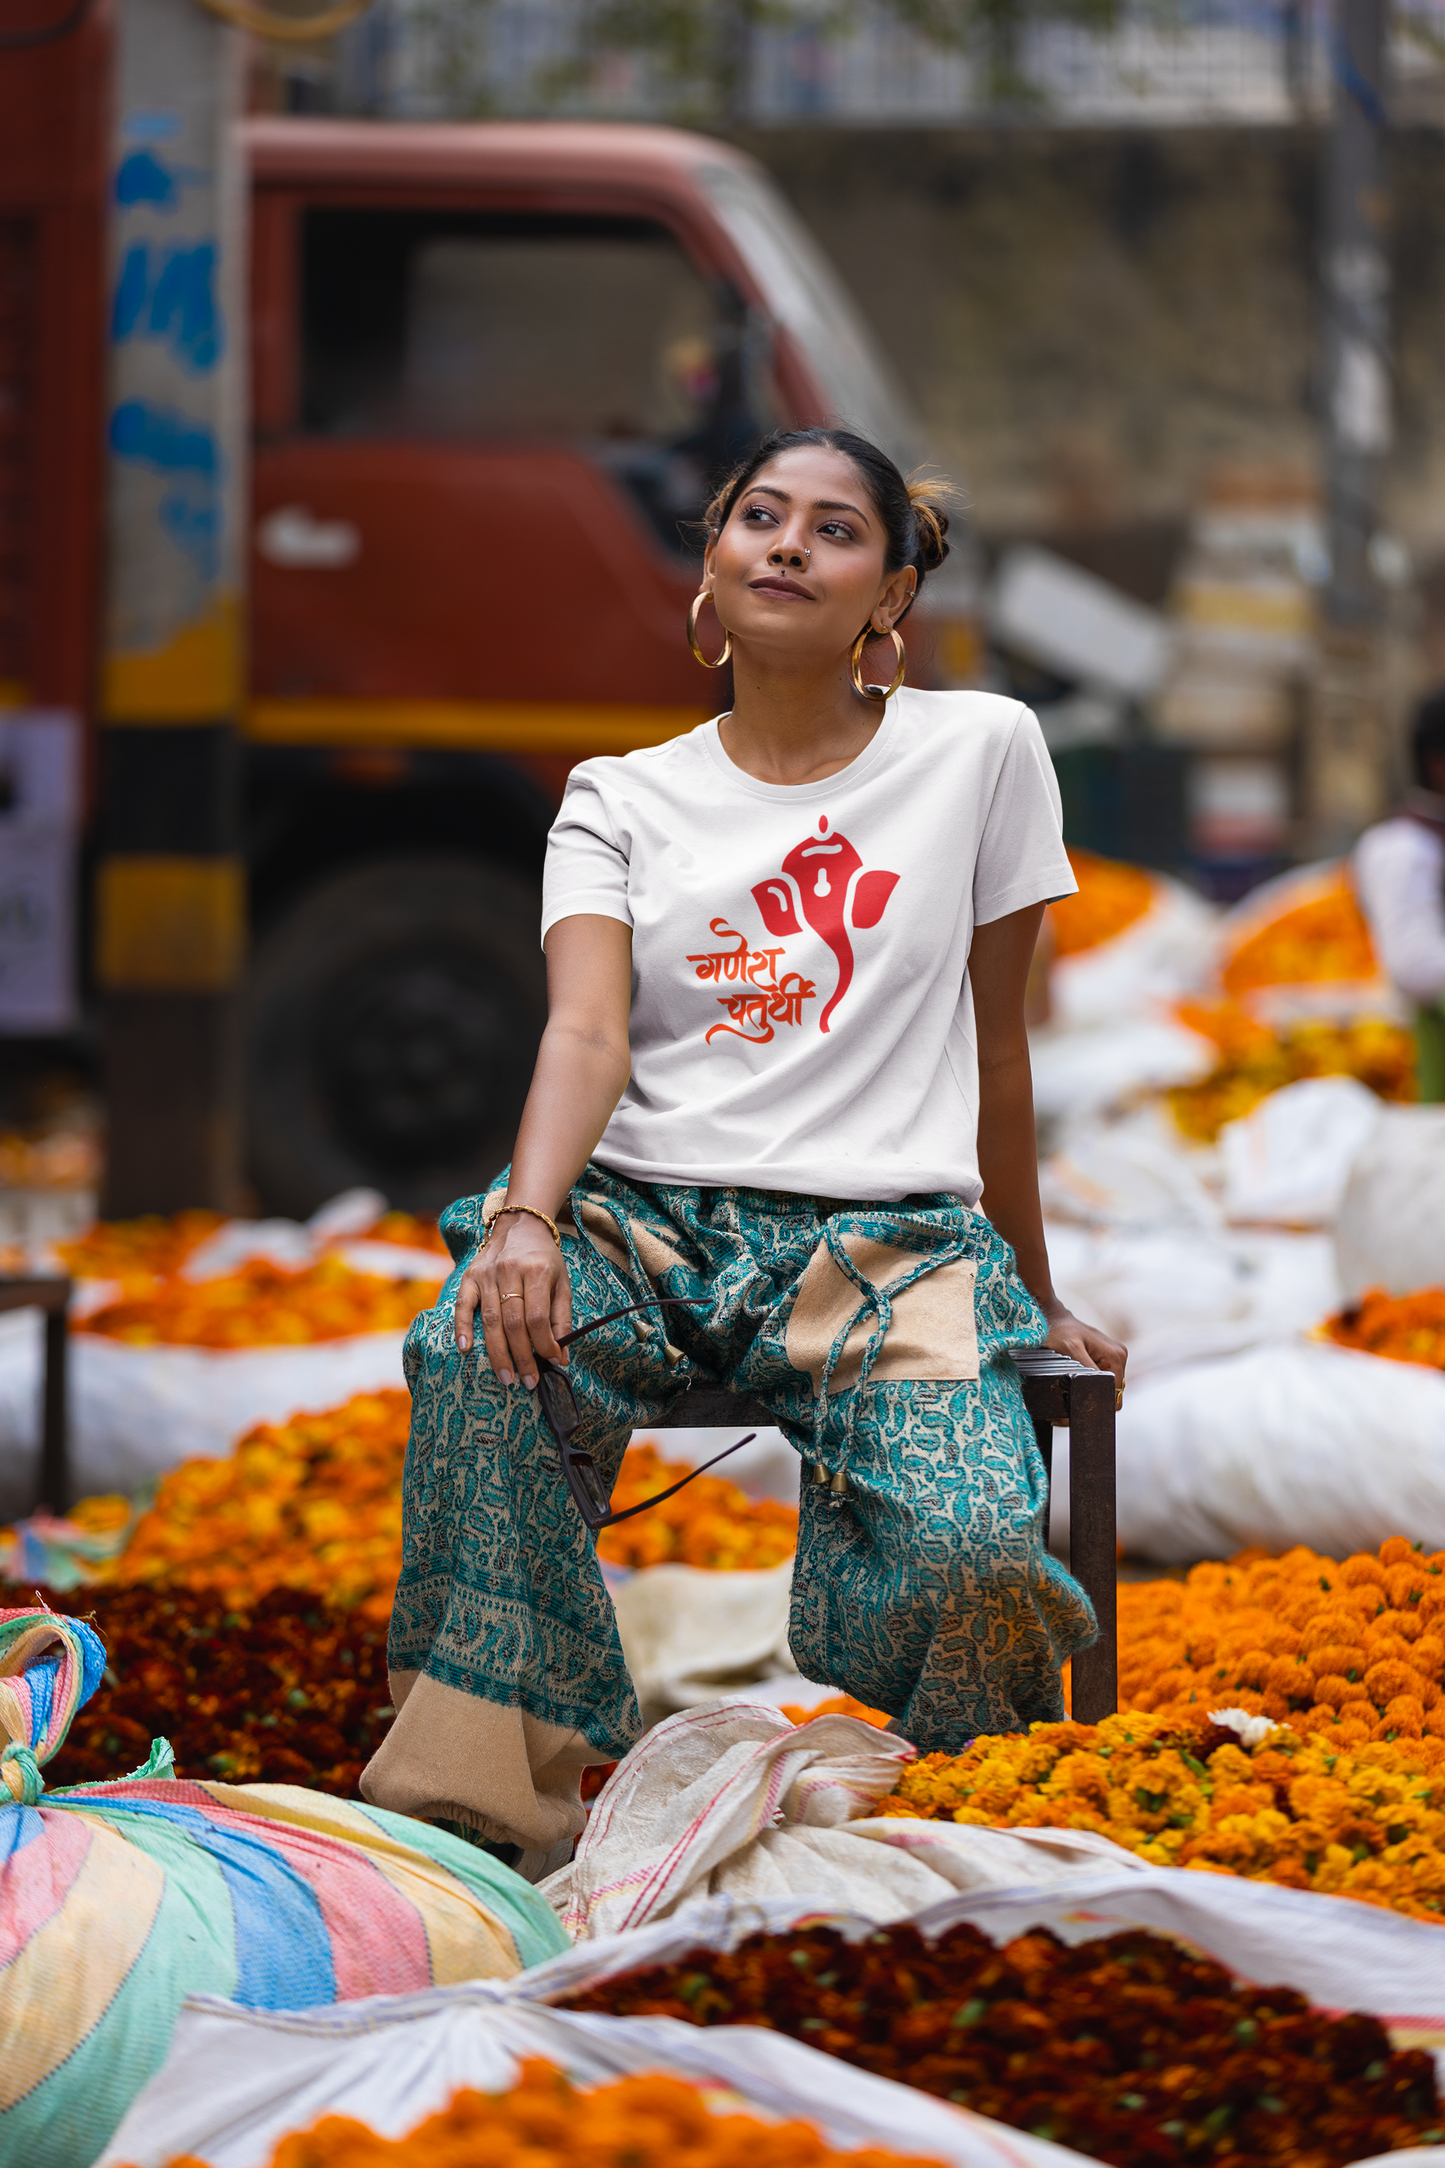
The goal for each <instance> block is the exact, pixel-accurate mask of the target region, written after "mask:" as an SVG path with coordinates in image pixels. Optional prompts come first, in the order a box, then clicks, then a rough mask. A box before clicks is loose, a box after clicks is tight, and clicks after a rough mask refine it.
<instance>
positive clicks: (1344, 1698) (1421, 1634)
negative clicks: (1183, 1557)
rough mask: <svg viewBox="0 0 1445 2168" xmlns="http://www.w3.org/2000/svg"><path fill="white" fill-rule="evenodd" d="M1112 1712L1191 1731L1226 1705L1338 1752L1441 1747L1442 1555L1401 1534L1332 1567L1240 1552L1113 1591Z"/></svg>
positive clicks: (1304, 1556) (1308, 1559)
mask: <svg viewBox="0 0 1445 2168" xmlns="http://www.w3.org/2000/svg"><path fill="white" fill-rule="evenodd" d="M1119 1641H1120V1648H1119V1700H1120V1704H1121V1706H1122V1707H1124V1708H1126V1709H1140V1710H1146V1711H1152V1712H1153V1713H1154V1714H1155V1715H1158V1716H1162V1717H1167V1718H1170V1719H1172V1720H1176V1721H1177V1720H1182V1721H1185V1722H1193V1721H1195V1720H1197V1719H1198V1718H1199V1717H1200V1716H1201V1715H1202V1714H1203V1713H1204V1712H1205V1711H1207V1710H1209V1709H1217V1708H1220V1707H1221V1706H1223V1705H1225V1704H1228V1705H1229V1706H1231V1707H1240V1708H1243V1709H1245V1710H1246V1711H1247V1712H1248V1713H1249V1714H1250V1715H1254V1716H1264V1717H1268V1718H1269V1719H1270V1721H1271V1722H1273V1723H1288V1724H1289V1725H1290V1726H1291V1727H1292V1728H1293V1729H1294V1730H1295V1731H1297V1732H1301V1733H1307V1734H1310V1733H1315V1732H1318V1733H1319V1734H1320V1735H1321V1736H1322V1737H1324V1738H1325V1739H1327V1740H1329V1741H1331V1742H1334V1743H1337V1744H1338V1743H1349V1744H1351V1745H1355V1746H1358V1745H1362V1744H1363V1743H1364V1742H1365V1741H1367V1740H1371V1739H1374V1740H1383V1741H1386V1742H1388V1741H1389V1740H1390V1739H1392V1738H1395V1739H1412V1738H1413V1739H1418V1738H1420V1737H1422V1735H1423V1736H1430V1737H1433V1738H1436V1739H1445V1699H1442V1693H1441V1689H1442V1685H1445V1551H1437V1552H1435V1553H1434V1555H1433V1556H1431V1557H1426V1556H1425V1555H1424V1553H1423V1552H1420V1551H1417V1550H1415V1549H1414V1548H1412V1546H1411V1545H1410V1544H1408V1543H1407V1542H1406V1541H1405V1539H1404V1537H1403V1536H1392V1537H1391V1538H1390V1540H1389V1541H1388V1542H1387V1543H1382V1544H1381V1546H1380V1549H1379V1551H1378V1553H1377V1554H1375V1555H1371V1554H1370V1553H1369V1552H1360V1553H1357V1554H1356V1555H1355V1556H1354V1557H1351V1558H1346V1559H1345V1560H1343V1561H1342V1562H1341V1563H1338V1564H1337V1563H1336V1561H1335V1560H1334V1559H1332V1558H1326V1557H1323V1556H1322V1555H1321V1554H1320V1553H1319V1552H1317V1551H1311V1550H1307V1549H1305V1548H1304V1546H1302V1545H1301V1546H1300V1547H1299V1548H1298V1549H1297V1550H1293V1551H1287V1552H1286V1553H1285V1555H1284V1556H1283V1557H1282V1558H1270V1557H1266V1556H1264V1555H1262V1554H1252V1553H1250V1552H1243V1553H1241V1555H1240V1556H1239V1557H1238V1558H1236V1559H1232V1560H1231V1561H1230V1562H1229V1563H1228V1564H1227V1565H1220V1564H1217V1563H1213V1562H1211V1563H1209V1564H1206V1565H1201V1566H1194V1567H1192V1568H1191V1569H1190V1572H1189V1575H1188V1578H1187V1579H1186V1580H1184V1581H1182V1582H1180V1581H1149V1582H1144V1583H1142V1584H1137V1585H1135V1586H1133V1587H1123V1588H1121V1589H1120V1590H1119Z"/></svg>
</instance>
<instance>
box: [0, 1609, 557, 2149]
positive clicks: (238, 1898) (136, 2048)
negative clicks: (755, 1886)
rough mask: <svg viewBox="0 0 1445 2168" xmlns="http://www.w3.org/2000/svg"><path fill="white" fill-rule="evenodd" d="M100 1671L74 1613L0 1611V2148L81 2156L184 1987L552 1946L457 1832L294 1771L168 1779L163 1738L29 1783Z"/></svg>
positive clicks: (488, 1968) (272, 1983) (131, 2087)
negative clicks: (57, 1787) (130, 1767)
mask: <svg viewBox="0 0 1445 2168" xmlns="http://www.w3.org/2000/svg"><path fill="white" fill-rule="evenodd" d="M48 1622H49V1623H48ZM7 1628H8V1629H10V1633H9V1636H8V1640H9V1646H8V1648H7V1646H6V1639H7V1636H6V1629H7ZM92 1644H93V1645H92ZM22 1664H23V1669H20V1668H18V1667H19V1666H21V1665H22ZM103 1664H104V1652H103V1651H102V1650H101V1649H100V1648H99V1644H98V1643H97V1642H96V1639H95V1636H94V1635H93V1634H91V1633H90V1632H89V1629H88V1628H85V1627H82V1626H79V1625H78V1622H76V1621H74V1620H67V1619H61V1618H56V1617H55V1616H54V1614H50V1613H45V1612H43V1611H38V1612H30V1613H20V1614H15V1613H6V1614H3V1615H0V1721H3V1722H4V1723H5V1725H6V1726H7V1728H9V1729H10V1733H11V1736H10V1742H9V1745H8V1746H7V1748H6V1750H5V1758H4V1759H3V1760H0V1772H3V1775H4V1788H3V1789H0V2160H4V2161H22V2160H23V2161H24V2162H25V2163H26V2168H89V2164H90V2163H91V2162H92V2161H93V2160H94V2159H95V2156H96V2154H97V2153H98V2152H99V2151H100V2149H101V2147H102V2146H103V2145H104V2143H105V2141H106V2139H107V2138H108V2137H109V2136H110V2133H111V2131H112V2130H113V2129H114V2128H115V2126H116V2124H117V2123H118V2121H119V2120H120V2118H121V2116H122V2115H123V2114H124V2113H125V2110H126V2108H127V2107H128V2106H129V2104H130V2102H131V2100H132V2099H133V2098H134V2096H135V2094H136V2093H137V2092H138V2091H139V2089H140V2087H141V2086H142V2085H144V2084H145V2082H146V2080H147V2079H148V2078H149V2077H150V2076H151V2075H152V2074H153V2072H155V2071H156V2070H157V2069H159V2067H160V2065H161V2063H162V2061H163V2060H164V2057H165V2054H166V2050H167V2048H168V2046H169V2043H170V2036H171V2030H172V2027H173V2025H174V2023H175V2020H176V2016H177V2013H178V2012H179V2010H180V2007H181V2004H182V2003H183V2002H184V2000H185V1998H186V1997H187V1996H188V1995H191V1994H195V1993H212V1994H221V1995H226V1996H229V1997H232V1998H234V1999H235V2000H236V2001H237V2002H240V2003H242V2004H246V2005H248V2006H250V2007H253V2008H259V2009H289V2008H297V2007H305V2006H308V2005H314V2004H318V2003H332V2002H337V2001H344V2000H350V1999H352V1998H354V1997H357V1996H364V1995H375V1994H379V1993H386V1992H395V1991H402V1990H407V1989H412V1988H420V1987H429V1986H432V1985H433V1984H437V1983H442V1982H448V1981H456V1980H467V1979H476V1978H492V1979H505V1978H508V1977H510V1976H511V1975H512V1974H514V1973H516V1972H519V1971H520V1970H521V1969H522V1968H523V1967H524V1966H527V1965H531V1964H535V1963H536V1962H538V1960H539V1959H541V1958H544V1957H548V1956H551V1955H553V1954H555V1953H556V1952H557V1951H558V1950H559V1949H562V1948H564V1947H565V1946H566V1937H565V1936H564V1935H563V1933H562V1932H561V1930H560V1929H559V1927H558V1925H557V1923H556V1920H555V1917H554V1915H553V1914H552V1912H551V1911H550V1910H549V1908H548V1907H547V1905H546V1904H545V1902H544V1901H543V1900H542V1899H540V1898H539V1897H538V1896H537V1895H536V1894H535V1892H534V1891H533V1890H532V1889H531V1888H530V1886H529V1885H528V1884H527V1883H525V1882H523V1881H522V1880H521V1879H520V1877H519V1876H517V1875H514V1874H513V1873H512V1872H511V1871H510V1870H509V1869H508V1868H505V1867H503V1866H501V1865H500V1864H499V1863H498V1862H497V1861H496V1860H494V1859H492V1858H490V1857H489V1856H488V1855H487V1854H485V1853H483V1852H481V1851H478V1850H477V1849H475V1848H474V1847H473V1846H471V1845H469V1844H467V1843H465V1842H464V1841H463V1840H462V1839H460V1838H458V1837H452V1836H449V1835H447V1834H446V1833H445V1832H444V1831H441V1830H436V1829H432V1828H430V1827H429V1826H428V1825H427V1824H426V1823H424V1822H417V1821H413V1820H411V1819H410V1818H409V1817H406V1816H403V1815H395V1814H388V1813H386V1812H384V1811H383V1810H382V1809H380V1808H378V1807H370V1806H363V1805H361V1804H360V1803H359V1802H358V1803H352V1802H349V1801H343V1800H339V1799H332V1798H328V1797H327V1796H326V1795H325V1794H323V1793H319V1792H310V1791H305V1790H302V1789H300V1788H299V1787H296V1786H292V1785H284V1784H249V1785H230V1784H192V1783H178V1782H176V1781H175V1780H174V1778H170V1777H168V1774H167V1772H168V1768H169V1763H170V1750H169V1748H168V1747H166V1746H165V1743H164V1741H158V1742H157V1746H156V1748H154V1749H153V1750H152V1755H151V1760H150V1762H149V1763H148V1764H147V1767H146V1769H145V1770H143V1771H140V1772H138V1773H137V1775H136V1776H135V1777H132V1778H126V1779H122V1780H121V1781H120V1782H117V1783H109V1784H95V1785H82V1786H77V1787H76V1788H75V1789H74V1790H71V1791H59V1792H46V1791H45V1790H44V1780H43V1777H42V1775H41V1773H40V1767H39V1764H40V1761H41V1760H42V1759H43V1758H46V1757H48V1755H49V1754H51V1753H52V1752H54V1750H55V1749H56V1748H57V1747H58V1746H59V1744H60V1741H61V1738H62V1737H63V1735H64V1726H65V1724H66V1723H68V1722H69V1720H70V1717H71V1716H72V1715H73V1714H74V1711H75V1709H76V1708H78V1707H79V1706H80V1704H81V1703H82V1702H83V1701H84V1699H85V1698H86V1696H87V1694H88V1693H89V1692H90V1691H92V1690H93V1688H94V1686H95V1685H96V1684H97V1683H98V1681H99V1677H100V1673H101V1670H102V1668H103ZM12 1665H13V1666H16V1667H17V1668H16V1669H15V1670H14V1671H13V1672H12V1674H11V1675H10V1676H4V1675H3V1674H4V1673H5V1671H6V1670H7V1669H8V1668H9V1667H10V1666H12ZM57 1718H58V1719H59V1720H57ZM16 1732H23V1733H24V1735H25V1736H23V1737H16Z"/></svg>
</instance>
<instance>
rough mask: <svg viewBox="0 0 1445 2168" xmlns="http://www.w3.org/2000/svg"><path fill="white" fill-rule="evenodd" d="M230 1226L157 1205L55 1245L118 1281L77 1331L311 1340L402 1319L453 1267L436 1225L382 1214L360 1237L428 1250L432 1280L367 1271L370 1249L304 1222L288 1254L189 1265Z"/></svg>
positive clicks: (124, 1337) (260, 1342) (429, 1298)
mask: <svg viewBox="0 0 1445 2168" xmlns="http://www.w3.org/2000/svg"><path fill="white" fill-rule="evenodd" d="M231 1224H233V1223H228V1222H227V1221H225V1220H224V1219H223V1218H222V1217H221V1215H220V1214H219V1213H216V1212H178V1213H176V1214H175V1215H174V1216H173V1217H172V1218H170V1219H163V1218H161V1217H159V1216H157V1215H152V1216H148V1217H146V1218H142V1219H136V1220H115V1221H108V1222H106V1221H102V1222H100V1223H99V1224H98V1225H96V1226H95V1227H92V1228H91V1229H90V1230H89V1232H88V1233H86V1234H85V1235H82V1236H81V1237H79V1239H78V1240H76V1241H74V1242H68V1243H63V1244H61V1245H60V1255H61V1257H62V1259H63V1260H64V1262H65V1264H66V1265H67V1266H68V1268H69V1270H70V1271H71V1272H72V1273H73V1274H75V1275H76V1277H77V1278H80V1279H87V1280H95V1281H112V1282H115V1283H117V1286H116V1291H115V1293H114V1296H113V1299H111V1300H110V1301H108V1302H106V1303H105V1304H104V1305H103V1306H102V1307H101V1308H98V1309H94V1310H92V1311H90V1312H89V1313H88V1314H87V1315H85V1316H83V1317H80V1318H78V1319H77V1320H76V1323H75V1330H76V1331H78V1332H89V1333H98V1334H100V1335H102V1336H104V1337H105V1338H107V1339H111V1340H121V1341H125V1342H127V1343H128V1344H130V1345H131V1346H134V1347H155V1346H160V1345H165V1346H181V1347H211V1348H240V1347H298V1346H307V1345H311V1344H313V1343H314V1342H317V1341H322V1340H340V1339H350V1338H352V1337H353V1336H354V1335H356V1334H358V1333H367V1332H392V1331H395V1330H397V1329H398V1328H399V1327H404V1326H406V1325H409V1324H410V1323H411V1321H412V1319H413V1318H414V1317H415V1316H416V1314H417V1312H418V1310H422V1309H425V1308H426V1307H427V1305H428V1304H429V1303H432V1302H434V1301H435V1300H436V1295H437V1290H438V1288H439V1287H440V1285H441V1282H442V1281H443V1279H444V1278H445V1277H446V1274H447V1272H448V1270H449V1269H450V1260H449V1258H448V1257H447V1254H446V1250H445V1245H444V1244H443V1243H442V1242H441V1238H440V1236H439V1235H438V1233H437V1230H436V1227H435V1225H434V1223H432V1222H430V1221H425V1220H417V1219H414V1218H413V1217H412V1216H411V1215H410V1214H409V1213H401V1212H389V1213H386V1214H384V1215H383V1217H382V1218H381V1219H380V1220H378V1221H376V1222H374V1223H373V1224H372V1225H371V1226H370V1227H369V1228H367V1229H366V1230H365V1232H364V1240H365V1242H366V1243H367V1244H368V1245H369V1244H371V1243H373V1242H380V1243H382V1244H384V1245H385V1246H386V1247H387V1248H389V1249H391V1250H393V1251H400V1250H424V1251H427V1252H429V1253H430V1254H432V1255H434V1256H435V1257H436V1259H437V1265H436V1275H435V1278H432V1277H430V1276H428V1277H426V1278H422V1277H419V1276H418V1275H417V1274H416V1273H415V1272H414V1271H413V1272H409V1273H406V1274H405V1276H403V1277H393V1276H391V1275H390V1274H388V1273H387V1272H386V1271H385V1270H384V1269H383V1270H381V1271H375V1270H367V1269H365V1266H366V1264H367V1263H369V1262H374V1259H371V1260H368V1259H367V1258H366V1256H365V1252H364V1251H363V1253H362V1262H361V1263H360V1265H358V1263H357V1262H356V1261H353V1260H349V1259H348V1258H347V1256H346V1255H345V1254H342V1253H338V1250H337V1247H336V1246H335V1245H329V1244H327V1243H326V1242H325V1241H324V1240H323V1238H321V1237H319V1236H318V1237H317V1238H316V1246H315V1248H314V1249H312V1248H310V1247H309V1246H308V1244H307V1241H306V1239H305V1237H306V1232H307V1231H306V1230H302V1229H299V1228H297V1229H294V1230H291V1239H292V1242H293V1244H295V1245H298V1246H299V1250H298V1254H297V1256H296V1257H295V1258H294V1259H293V1258H291V1257H289V1256H287V1257H285V1261H282V1259H280V1258H277V1257H272V1256H268V1255H255V1256H247V1257H245V1258H243V1259H242V1260H241V1261H239V1262H238V1263H237V1264H236V1266H235V1268H234V1269H233V1270H229V1271H227V1270H222V1271H220V1272H215V1271H212V1272H209V1273H205V1274H202V1273H200V1272H197V1271H195V1270H194V1269H193V1268H194V1267H195V1265H196V1264H197V1262H198V1260H197V1254H196V1253H197V1252H198V1251H199V1250H200V1249H201V1246H202V1244H204V1243H207V1242H208V1241H210V1239H211V1238H212V1237H215V1236H221V1238H222V1240H223V1241H224V1239H225V1237H224V1235H222V1230H223V1229H227V1228H228V1226H229V1225H231ZM242 1224H243V1225H244V1223H242ZM268 1224H269V1223H268ZM264 1232H265V1230H264V1228H263V1229H262V1234H263V1235H264ZM341 1249H342V1251H344V1240H343V1241H342V1242H341ZM408 1262H409V1260H408Z"/></svg>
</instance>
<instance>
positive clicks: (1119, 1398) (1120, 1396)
mask: <svg viewBox="0 0 1445 2168" xmlns="http://www.w3.org/2000/svg"><path fill="white" fill-rule="evenodd" d="M1123 1405H1124V1388H1123V1386H1122V1385H1121V1386H1120V1387H1119V1388H1118V1390H1117V1392H1116V1393H1115V1394H1114V1412H1115V1414H1116V1415H1117V1413H1118V1411H1119V1410H1120V1408H1122V1407H1123Z"/></svg>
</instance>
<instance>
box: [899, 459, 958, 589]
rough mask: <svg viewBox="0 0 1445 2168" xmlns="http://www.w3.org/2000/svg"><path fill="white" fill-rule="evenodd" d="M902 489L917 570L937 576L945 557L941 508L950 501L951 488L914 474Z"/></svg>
mask: <svg viewBox="0 0 1445 2168" xmlns="http://www.w3.org/2000/svg"><path fill="white" fill-rule="evenodd" d="M904 487H905V489H906V490H907V491H908V502H909V504H910V505H911V506H912V507H913V532H914V535H915V537H916V547H917V551H918V565H919V569H920V570H921V571H923V572H936V571H937V570H938V567H939V566H940V565H941V564H942V563H943V560H944V558H945V557H946V556H947V555H948V540H947V536H948V513H947V511H946V510H945V509H944V508H945V506H946V505H947V504H948V503H949V502H950V500H951V499H952V497H953V494H954V492H953V489H952V486H951V485H950V484H949V483H948V482H945V481H944V480H943V479H942V477H941V476H939V475H936V474H924V473H915V474H910V475H909V477H908V480H907V481H906V482H905V484H904Z"/></svg>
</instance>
